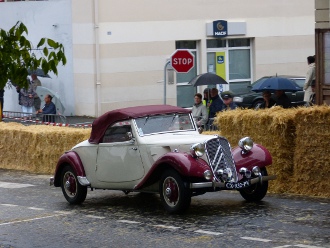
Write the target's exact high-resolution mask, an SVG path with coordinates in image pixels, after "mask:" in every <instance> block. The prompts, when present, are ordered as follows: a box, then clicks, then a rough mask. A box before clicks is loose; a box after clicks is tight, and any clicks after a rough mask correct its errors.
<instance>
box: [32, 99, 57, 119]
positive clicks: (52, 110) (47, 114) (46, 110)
mask: <svg viewBox="0 0 330 248" xmlns="http://www.w3.org/2000/svg"><path fill="white" fill-rule="evenodd" d="M44 99H45V105H44V106H43V108H42V109H39V110H37V112H36V114H43V115H44V116H43V117H42V121H43V122H55V120H54V119H55V118H54V116H51V115H55V114H56V107H55V104H54V103H53V102H52V99H53V97H52V96H51V95H48V94H47V95H46V96H45V98H44Z"/></svg>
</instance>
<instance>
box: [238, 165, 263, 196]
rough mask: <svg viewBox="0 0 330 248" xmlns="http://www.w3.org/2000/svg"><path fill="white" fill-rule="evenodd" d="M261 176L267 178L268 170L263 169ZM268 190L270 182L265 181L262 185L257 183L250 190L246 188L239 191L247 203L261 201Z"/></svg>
mask: <svg viewBox="0 0 330 248" xmlns="http://www.w3.org/2000/svg"><path fill="white" fill-rule="evenodd" d="M261 175H262V176H267V175H268V174H267V170H266V168H261ZM267 190H268V181H264V182H262V183H256V184H253V185H251V186H250V187H248V188H244V189H241V190H239V192H240V194H241V196H242V197H243V198H244V199H245V200H247V201H261V200H262V199H263V198H264V197H265V195H266V194H267Z"/></svg>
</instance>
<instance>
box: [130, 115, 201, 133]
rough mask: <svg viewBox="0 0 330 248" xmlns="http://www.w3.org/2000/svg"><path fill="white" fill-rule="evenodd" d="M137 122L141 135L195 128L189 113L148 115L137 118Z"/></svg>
mask: <svg viewBox="0 0 330 248" xmlns="http://www.w3.org/2000/svg"><path fill="white" fill-rule="evenodd" d="M135 122H136V125H137V128H138V132H139V135H140V136H144V135H146V134H153V133H166V132H177V131H180V132H181V131H192V130H195V129H194V125H193V123H192V120H191V118H190V115H189V114H169V115H156V116H147V117H142V118H137V119H135Z"/></svg>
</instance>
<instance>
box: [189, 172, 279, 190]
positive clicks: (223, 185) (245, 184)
mask: <svg viewBox="0 0 330 248" xmlns="http://www.w3.org/2000/svg"><path fill="white" fill-rule="evenodd" d="M274 179H276V175H272V176H259V177H256V178H253V179H249V180H246V181H244V182H237V183H230V182H226V183H223V182H204V183H191V184H190V188H191V189H202V188H217V189H243V188H247V187H249V186H251V185H253V184H256V183H262V182H263V181H269V180H274Z"/></svg>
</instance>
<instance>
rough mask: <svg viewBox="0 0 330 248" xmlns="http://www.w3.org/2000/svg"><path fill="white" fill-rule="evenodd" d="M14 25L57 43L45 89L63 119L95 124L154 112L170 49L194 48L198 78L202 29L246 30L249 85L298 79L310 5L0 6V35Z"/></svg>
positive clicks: (184, 1) (85, 1) (114, 0)
mask: <svg viewBox="0 0 330 248" xmlns="http://www.w3.org/2000/svg"><path fill="white" fill-rule="evenodd" d="M4 4H5V5H4ZM9 4H10V5H9ZM3 7H4V8H3ZM12 13H15V15H14V16H13V15H12ZM31 16H32V17H33V18H31ZM71 16H72V26H71ZM16 19H20V20H22V21H23V22H24V23H25V24H26V25H27V27H28V29H29V30H30V35H31V37H32V36H33V37H38V39H39V38H40V37H39V36H38V35H39V34H42V36H46V37H50V38H54V39H55V40H57V41H59V42H62V43H64V45H65V47H66V55H67V57H68V65H67V66H65V67H64V68H61V69H60V70H59V77H58V78H56V77H55V78H54V80H58V82H56V83H52V84H51V87H54V88H56V90H57V91H59V92H60V93H61V95H63V98H64V102H65V106H66V107H67V109H68V111H66V114H70V113H73V114H77V115H91V116H97V115H99V114H100V113H104V112H106V111H108V110H112V109H114V108H118V107H126V106H133V105H143V104H162V103H163V79H164V70H163V69H164V65H165V62H166V59H168V58H169V57H170V55H171V54H172V53H173V52H174V50H175V41H176V40H196V41H197V42H198V46H199V51H198V54H199V62H198V72H199V73H203V72H206V70H207V66H206V64H205V62H206V52H205V51H206V48H205V45H206V39H208V38H210V37H207V36H206V23H209V22H212V21H214V20H219V19H222V20H227V21H229V22H235V21H244V22H246V26H247V33H246V35H243V36H235V38H251V39H252V52H253V53H252V56H253V65H252V67H253V75H252V78H253V80H256V79H258V78H259V77H262V76H264V75H274V74H276V73H277V74H294V75H302V76H303V75H305V72H306V70H307V65H306V57H307V56H309V55H313V54H315V51H314V2H313V1H310V0H290V1H287V0H250V1H241V0H231V1H228V0H227V1H225V0H208V1H200V0H189V1H188V0H180V1H177V0H168V1H166V2H164V1H158V0H135V1H131V0H121V1H118V0H66V1H65V0H62V1H60V0H59V1H55V0H54V1H45V2H42V1H36V2H13V3H1V5H0V27H1V28H2V27H5V28H6V27H7V28H8V27H9V26H12V25H13V23H15V21H14V20H16ZM54 23H58V24H59V25H58V27H57V28H53V27H52V25H53V24H54ZM34 27H35V28H34ZM71 27H72V33H71ZM34 29H35V30H37V31H35V30H34ZM228 38H231V37H228ZM36 40H37V39H36ZM7 94H8V92H7V91H6V96H5V97H7ZM176 97H177V96H176V85H175V84H172V85H167V103H169V104H174V105H175V104H176ZM15 100H17V99H16V97H15ZM5 101H6V100H5ZM8 106H9V105H8V104H7V103H5V110H6V108H8Z"/></svg>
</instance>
